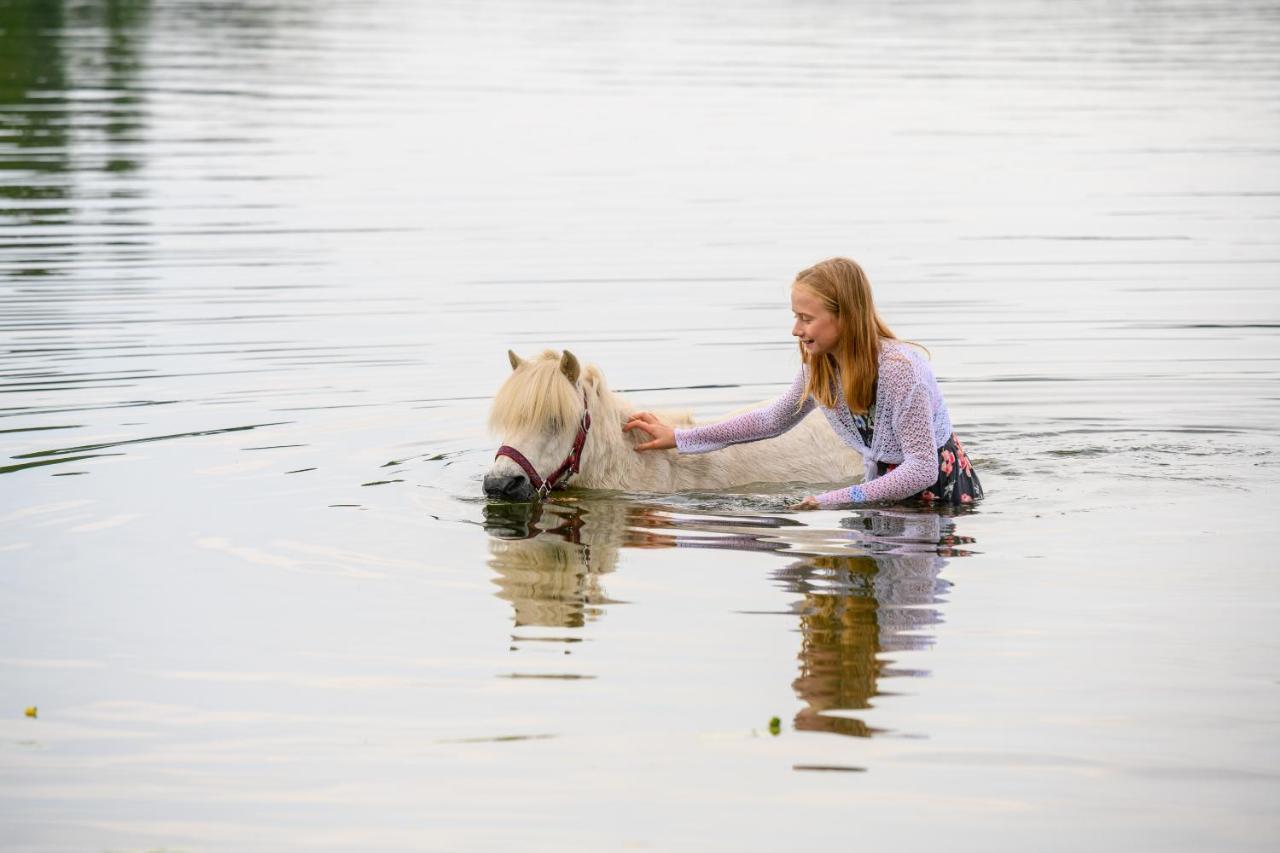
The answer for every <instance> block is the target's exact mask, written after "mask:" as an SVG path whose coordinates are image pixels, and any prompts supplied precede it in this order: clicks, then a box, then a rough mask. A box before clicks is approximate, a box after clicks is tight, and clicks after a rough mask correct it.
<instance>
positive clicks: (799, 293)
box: [791, 284, 825, 314]
mask: <svg viewBox="0 0 1280 853" xmlns="http://www.w3.org/2000/svg"><path fill="white" fill-rule="evenodd" d="M791 307H792V309H793V310H795V311H801V312H803V313H806V314H812V313H814V312H815V311H821V310H823V309H824V307H825V306H824V305H823V302H822V300H821V299H820V298H819V297H818V295H817V294H816V293H814V292H813V291H812V290H810V289H809V288H807V287H805V286H804V285H801V284H793V285H791Z"/></svg>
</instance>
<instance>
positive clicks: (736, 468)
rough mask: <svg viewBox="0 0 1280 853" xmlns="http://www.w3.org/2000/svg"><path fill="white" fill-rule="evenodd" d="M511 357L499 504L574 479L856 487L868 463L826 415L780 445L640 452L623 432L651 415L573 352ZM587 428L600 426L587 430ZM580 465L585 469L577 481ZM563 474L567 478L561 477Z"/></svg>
mask: <svg viewBox="0 0 1280 853" xmlns="http://www.w3.org/2000/svg"><path fill="white" fill-rule="evenodd" d="M507 356H508V357H509V358H510V359H511V369H512V373H511V375H510V376H509V377H507V381H506V382H504V383H503V385H502V387H501V388H499V389H498V394H497V396H496V397H495V398H494V401H493V409H492V411H491V413H490V416H489V427H490V429H491V430H492V431H493V432H494V433H495V434H497V435H500V436H501V437H502V443H503V446H502V448H501V449H500V450H499V455H498V456H497V457H496V458H495V459H494V463H493V466H492V467H491V468H490V469H489V472H488V474H487V475H486V476H485V478H484V492H485V494H486V495H487V496H489V497H491V498H503V499H506V500H513V501H530V500H534V499H535V498H542V497H546V493H547V492H548V491H550V489H551V488H553V487H555V486H556V485H558V484H559V483H561V482H563V481H564V480H570V482H571V483H572V485H573V486H576V487H579V488H585V489H615V490H619V491H644V492H675V491H682V490H685V489H696V490H701V489H728V488H732V487H735V486H745V485H747V484H749V483H787V482H804V483H841V484H848V483H851V482H856V481H858V480H860V479H861V477H862V473H863V465H862V459H861V457H860V456H859V455H858V454H857V453H856V452H855V451H854V450H852V449H851V448H849V447H847V446H845V445H844V443H842V442H841V441H840V439H839V438H837V437H836V435H835V433H833V432H832V431H831V427H830V426H829V425H828V424H827V423H826V421H825V420H824V419H823V418H822V417H821V416H820V415H818V414H817V413H816V412H813V413H810V414H809V415H808V416H807V417H806V418H805V419H804V420H802V421H801V422H800V423H799V424H797V425H796V426H795V427H794V428H793V429H791V430H789V431H788V432H785V433H783V434H782V435H780V436H778V437H777V438H771V439H766V440H764V441H758V442H752V443H749V444H737V445H732V446H730V447H727V448H725V449H723V450H720V451H716V452H714V453H705V454H696V455H683V454H679V453H677V452H676V451H674V450H664V451H649V452H646V453H637V452H636V451H635V449H634V448H635V445H636V444H638V443H640V442H642V441H647V440H648V436H646V435H644V434H643V433H642V432H641V431H640V430H635V431H633V432H631V433H624V432H623V431H622V424H624V423H625V422H626V421H627V419H628V418H629V416H630V415H631V414H632V413H633V412H636V411H641V410H642V409H639V408H638V407H636V406H633V405H632V404H631V403H629V402H628V401H627V400H626V399H625V398H624V397H622V396H620V395H618V394H615V393H613V392H612V391H610V390H609V389H608V388H607V387H606V385H605V381H604V376H603V374H601V373H600V371H599V369H598V368H596V367H595V366H594V365H589V366H588V367H587V368H586V370H583V369H582V368H581V367H580V366H579V364H578V359H577V358H575V357H574V355H573V353H571V352H569V351H568V350H565V351H564V352H563V353H557V352H555V351H553V350H546V351H544V352H543V353H542V354H541V355H539V356H537V357H536V358H531V359H527V360H526V359H522V358H520V357H519V356H517V355H516V354H515V353H513V352H510V351H508V352H507ZM659 414H660V416H661V417H662V418H663V419H664V420H665V421H666V422H667V423H669V424H672V425H674V426H692V425H693V420H692V419H691V418H690V417H689V415H688V414H686V413H683V412H661V413H659ZM588 416H589V420H588ZM587 423H589V425H590V428H589V429H584V425H585V424H587ZM575 449H576V452H575ZM511 450H514V451H516V452H515V453H514V454H511V453H508V451H511ZM517 457H523V459H524V464H522V463H521V462H520V461H518V459H517ZM575 457H576V468H577V471H576V473H569V472H570V471H571V470H572V469H573V468H574V467H575V465H574V462H575ZM561 469H564V470H563V471H561ZM557 471H560V472H561V474H562V476H561V477H560V478H556V477H555V476H554V474H555V473H556V472H557ZM564 475H567V476H564ZM570 478H571V479H570ZM544 483H550V485H544ZM539 486H542V487H543V488H541V489H540V488H539Z"/></svg>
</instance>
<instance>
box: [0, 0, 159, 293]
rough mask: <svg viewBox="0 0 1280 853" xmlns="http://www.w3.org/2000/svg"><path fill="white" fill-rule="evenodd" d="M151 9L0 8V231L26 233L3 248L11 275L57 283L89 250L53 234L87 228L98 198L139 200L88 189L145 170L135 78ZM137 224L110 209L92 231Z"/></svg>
mask: <svg viewBox="0 0 1280 853" xmlns="http://www.w3.org/2000/svg"><path fill="white" fill-rule="evenodd" d="M149 8H150V2H149V0H106V1H105V2H101V3H82V4H72V3H66V2H60V0H0V173H2V174H3V180H2V181H0V223H3V224H7V225H11V226H19V227H21V228H22V229H24V230H18V231H16V232H13V233H14V236H13V237H11V238H10V239H8V240H5V241H4V242H3V243H2V244H0V245H2V246H3V248H4V249H6V250H8V254H10V255H11V256H12V257H13V258H14V260H15V262H16V263H15V264H14V265H12V266H10V265H6V271H7V272H10V273H13V274H17V275H24V276H46V275H52V274H57V273H58V272H59V271H60V270H59V267H60V266H62V265H63V264H65V263H66V262H67V261H68V260H70V259H72V258H77V257H79V256H81V255H83V254H84V248H85V245H84V241H83V240H82V239H81V240H77V238H75V237H71V236H62V235H61V234H60V233H59V232H58V231H56V230H49V229H50V227H51V226H62V225H68V224H72V223H73V221H75V222H78V223H79V224H86V223H89V222H90V217H89V216H87V215H86V213H85V211H84V208H85V204H84V202H85V201H89V200H92V199H94V198H95V197H98V198H101V197H104V196H105V197H106V198H109V199H114V198H131V197H134V196H135V195H136V194H137V191H136V190H135V189H133V188H132V185H124V186H114V185H111V186H109V187H108V188H105V189H103V188H91V187H90V184H92V180H91V178H92V176H94V175H105V176H107V177H108V179H109V180H111V179H112V176H118V175H127V174H129V173H132V172H135V171H137V170H138V168H139V167H140V162H139V160H138V157H137V152H138V151H139V143H140V141H141V130H142V129H143V125H144V111H143V105H142V96H141V94H140V93H139V91H138V88H137V82H136V78H137V75H138V72H139V69H140V64H141V62H140V59H139V56H140V52H141V43H142V40H143V37H144V35H145V23H146V19H147V14H148V12H149ZM113 183H114V182H113ZM121 214H124V216H125V217H126V218H125V219H124V220H123V221H120V216H121ZM133 218H134V217H133V212H132V210H131V209H129V210H117V209H115V208H114V207H113V206H112V205H110V204H108V205H106V206H104V207H103V208H102V209H101V214H100V216H99V217H94V218H93V221H92V222H91V224H95V225H107V226H110V225H113V224H128V225H133V224H135V223H134V222H133ZM77 242H79V243H80V245H79V246H77ZM107 242H108V244H109V243H110V241H107Z"/></svg>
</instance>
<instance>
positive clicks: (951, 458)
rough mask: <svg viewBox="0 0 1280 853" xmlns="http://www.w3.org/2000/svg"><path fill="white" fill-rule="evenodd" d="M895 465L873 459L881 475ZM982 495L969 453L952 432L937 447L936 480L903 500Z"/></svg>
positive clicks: (953, 500) (965, 499)
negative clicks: (943, 442)
mask: <svg viewBox="0 0 1280 853" xmlns="http://www.w3.org/2000/svg"><path fill="white" fill-rule="evenodd" d="M897 467H898V466H897V465H896V464H893V463H889V462H878V463H876V473H877V474H879V475H880V476H881V477H883V476H884V475H885V474H888V473H889V472H890V471H892V470H893V469H894V468H897ZM980 497H982V483H980V482H978V475H977V473H975V472H974V470H973V465H972V464H970V462H969V454H967V453H965V452H964V445H963V444H961V443H960V439H958V438H956V435H955V433H952V434H951V437H950V438H948V439H947V443H946V444H944V445H942V446H941V447H939V448H938V481H937V482H936V483H934V484H933V485H932V486H930V487H929V488H927V489H925V490H924V491H922V492H917V493H916V494H914V495H912V496H911V497H910V498H907V500H918V501H924V502H926V503H944V504H955V505H957V506H958V505H960V504H968V503H973V502H974V501H976V500H977V499H978V498H980Z"/></svg>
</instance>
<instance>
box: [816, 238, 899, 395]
mask: <svg viewBox="0 0 1280 853" xmlns="http://www.w3.org/2000/svg"><path fill="white" fill-rule="evenodd" d="M795 284H796V285H797V286H799V287H803V288H804V289H805V290H807V291H809V292H810V293H812V294H813V295H814V296H816V297H818V298H819V299H821V300H822V304H823V305H824V306H826V309H827V310H828V311H830V312H831V313H832V314H835V315H836V321H837V322H838V323H839V324H840V337H839V339H838V341H837V343H836V348H835V350H834V351H833V352H830V353H826V354H824V355H820V356H814V357H810V356H809V354H808V353H806V352H805V349H804V345H803V344H800V345H799V346H800V358H801V359H802V360H803V361H804V362H805V364H807V365H808V367H809V380H808V385H807V387H806V388H805V391H806V396H809V397H813V399H814V400H815V401H816V402H817V403H818V404H819V405H821V406H825V407H826V408H829V409H830V408H835V407H836V406H837V405H838V404H839V400H838V399H837V394H836V380H837V377H839V381H840V384H841V386H842V387H843V389H844V399H845V402H846V403H848V404H849V411H851V412H854V413H855V414H859V415H864V414H866V413H867V410H868V409H870V408H871V404H872V403H873V402H875V398H876V379H877V377H878V376H879V372H880V371H879V365H880V341H881V339H882V338H888V339H889V340H895V341H896V340H897V339H898V336H897V335H895V334H894V333H893V331H892V330H891V329H890V328H889V327H888V326H887V325H886V324H885V322H884V320H881V319H880V315H879V314H877V313H876V306H875V302H874V301H873V300H872V298H871V282H869V281H868V280H867V274H866V273H865V272H863V271H862V267H860V266H858V265H857V263H855V262H854V261H851V260H849V259H848V258H831V259H829V260H826V261H822V262H821V263H817V264H814V265H813V266H811V267H809V268H808V269H804V270H801V271H800V272H798V273H797V274H796V280H795Z"/></svg>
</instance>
